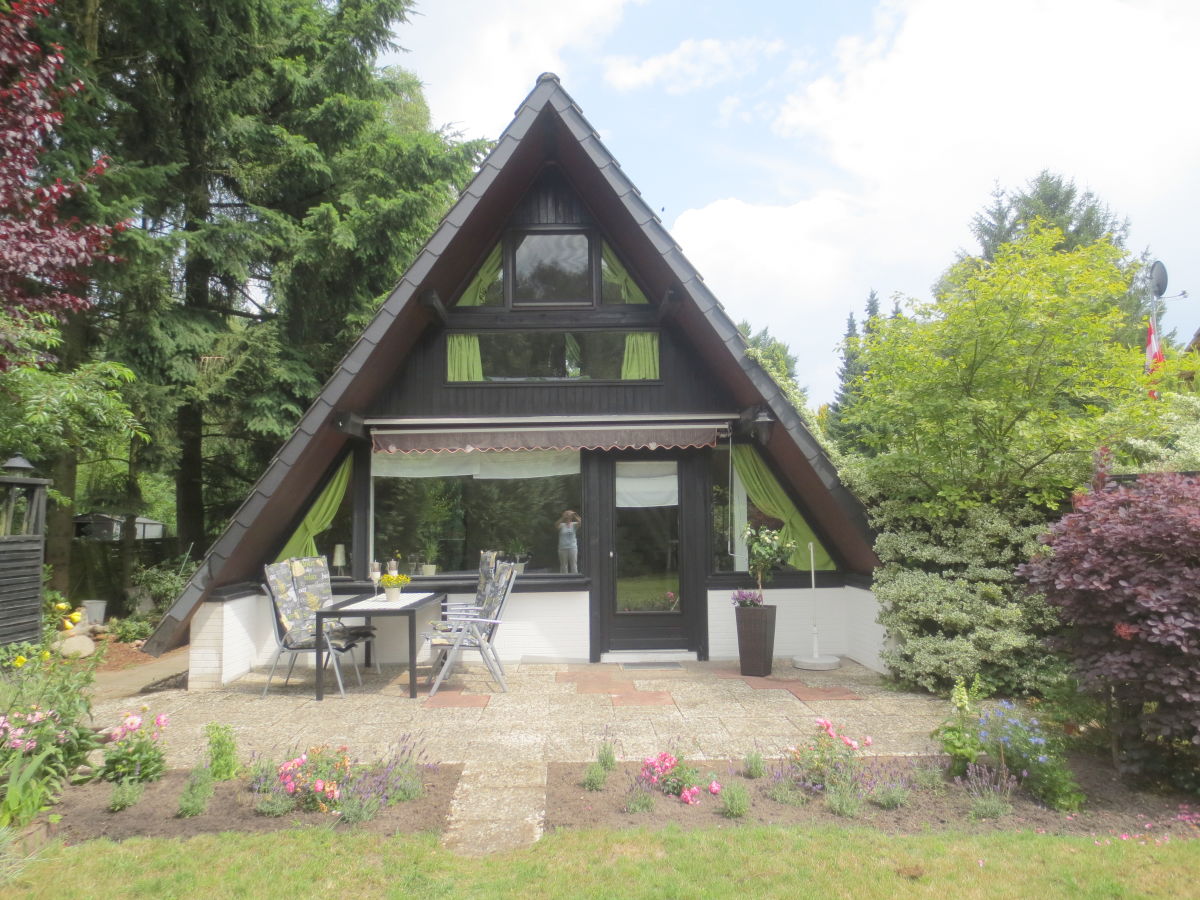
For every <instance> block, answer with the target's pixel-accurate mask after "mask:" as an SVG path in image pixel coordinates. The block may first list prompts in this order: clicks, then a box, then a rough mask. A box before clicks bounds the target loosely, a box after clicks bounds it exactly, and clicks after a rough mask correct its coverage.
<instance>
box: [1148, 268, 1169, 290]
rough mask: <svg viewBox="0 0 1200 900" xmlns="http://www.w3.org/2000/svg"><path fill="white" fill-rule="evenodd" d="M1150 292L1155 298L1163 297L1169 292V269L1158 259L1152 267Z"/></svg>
mask: <svg viewBox="0 0 1200 900" xmlns="http://www.w3.org/2000/svg"><path fill="white" fill-rule="evenodd" d="M1150 291H1151V292H1152V293H1153V294H1154V296H1155V297H1162V295H1163V294H1165V293H1166V292H1167V267H1166V266H1164V265H1163V264H1162V261H1161V260H1158V259H1156V260H1155V261H1154V264H1153V265H1152V266H1150Z"/></svg>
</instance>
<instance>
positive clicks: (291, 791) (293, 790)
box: [283, 781, 296, 794]
mask: <svg viewBox="0 0 1200 900" xmlns="http://www.w3.org/2000/svg"><path fill="white" fill-rule="evenodd" d="M283 789H284V790H285V791H287V792H288V793H289V794H294V793H296V785H295V783H294V782H291V781H289V782H288V783H287V784H285V785H284V786H283Z"/></svg>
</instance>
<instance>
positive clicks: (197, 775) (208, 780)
mask: <svg viewBox="0 0 1200 900" xmlns="http://www.w3.org/2000/svg"><path fill="white" fill-rule="evenodd" d="M213 793H214V779H213V772H212V769H210V768H208V766H201V767H200V768H196V769H193V770H192V774H191V775H189V776H188V781H187V784H186V785H185V786H184V789H183V793H182V794H181V795H180V797H179V811H178V812H177V813H176V815H178V816H179V818H181V819H190V818H192V817H193V816H199V815H203V814H204V810H206V809H208V801H209V800H211V799H212V796H213Z"/></svg>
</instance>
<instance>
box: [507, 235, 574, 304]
mask: <svg viewBox="0 0 1200 900" xmlns="http://www.w3.org/2000/svg"><path fill="white" fill-rule="evenodd" d="M512 298H513V305H514V306H518V305H524V304H553V305H562V304H571V305H575V304H580V305H587V306H591V305H592V259H591V242H590V241H589V240H588V236H587V234H584V233H579V232H575V233H567V234H561V233H560V234H542V233H535V234H517V235H515V236H514V240H513V288H512Z"/></svg>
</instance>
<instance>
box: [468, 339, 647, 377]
mask: <svg viewBox="0 0 1200 900" xmlns="http://www.w3.org/2000/svg"><path fill="white" fill-rule="evenodd" d="M658 377H659V348H658V335H657V334H656V333H655V332H652V331H636V332H621V331H524V332H517V331H506V332H496V333H480V334H452V335H449V336H448V337H447V340H446V378H447V380H448V381H451V382H461V381H653V380H656V379H657V378H658Z"/></svg>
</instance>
